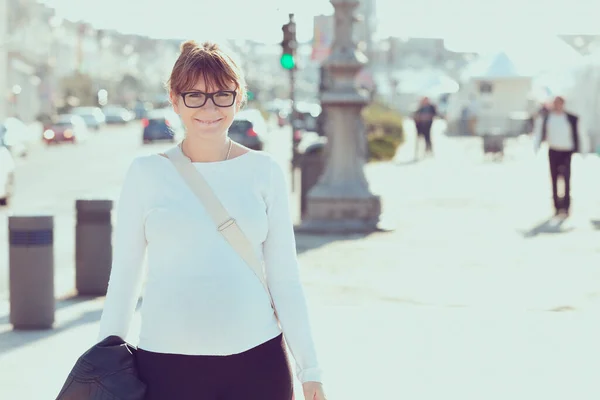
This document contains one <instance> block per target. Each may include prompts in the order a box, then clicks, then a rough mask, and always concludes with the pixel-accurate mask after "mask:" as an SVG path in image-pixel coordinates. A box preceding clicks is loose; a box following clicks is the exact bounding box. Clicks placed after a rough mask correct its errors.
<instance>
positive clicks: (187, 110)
mask: <svg viewBox="0 0 600 400" xmlns="http://www.w3.org/2000/svg"><path fill="white" fill-rule="evenodd" d="M235 90H236V88H235V84H234V83H231V84H229V86H228V87H223V88H215V87H207V85H206V82H205V81H204V79H203V78H200V80H199V81H198V82H197V83H196V85H194V87H193V88H192V89H190V90H187V91H186V92H185V93H182V94H180V95H175V94H173V93H171V102H172V104H173V109H174V110H175V112H176V113H177V114H179V116H180V117H181V121H182V122H183V125H184V126H185V129H186V134H187V135H188V136H189V135H193V136H198V137H202V138H214V137H218V136H221V135H226V134H227V130H228V129H229V127H230V126H231V124H232V122H233V118H234V117H235V114H236V113H237V111H238V110H239V100H240V99H239V98H238V97H239V96H238V95H237V94H236V93H235ZM207 94H208V96H207ZM211 95H212V96H213V97H212V98H210V96H211ZM184 97H185V100H184ZM202 103H204V104H203V105H202ZM200 105H202V106H201V107H198V106H200Z"/></svg>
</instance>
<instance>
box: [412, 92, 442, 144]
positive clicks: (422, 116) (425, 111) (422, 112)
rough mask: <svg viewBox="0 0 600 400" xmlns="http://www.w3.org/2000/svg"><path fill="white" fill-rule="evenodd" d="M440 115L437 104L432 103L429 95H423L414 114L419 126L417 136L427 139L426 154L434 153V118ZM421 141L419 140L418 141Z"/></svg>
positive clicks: (416, 125) (416, 123) (416, 124)
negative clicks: (432, 135) (432, 127)
mask: <svg viewBox="0 0 600 400" xmlns="http://www.w3.org/2000/svg"><path fill="white" fill-rule="evenodd" d="M437 115H438V111H437V108H436V106H435V105H433V104H431V101H430V100H429V98H428V97H423V98H422V99H421V102H420V103H419V108H417V110H416V111H415V112H414V114H413V120H414V121H415V127H416V128H417V138H419V137H423V139H425V154H426V155H431V154H433V145H432V142H431V126H432V125H433V119H434V118H435V117H436V116H437ZM418 142H419V141H418V140H417V143H418Z"/></svg>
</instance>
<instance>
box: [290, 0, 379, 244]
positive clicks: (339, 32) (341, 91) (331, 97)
mask: <svg viewBox="0 0 600 400" xmlns="http://www.w3.org/2000/svg"><path fill="white" fill-rule="evenodd" d="M331 3H332V4H333V6H334V8H335V14H334V18H335V39H334V43H333V46H332V51H331V54H330V56H329V57H328V58H327V60H326V61H325V62H324V64H323V67H324V68H325V70H326V71H327V73H326V75H327V77H328V78H327V79H326V84H324V85H323V91H322V93H321V104H322V106H323V110H324V112H325V115H326V119H325V127H324V131H325V133H326V135H327V148H326V152H325V154H324V157H325V159H326V166H325V170H324V172H323V174H322V175H321V177H320V178H319V181H318V182H317V184H316V185H315V186H314V187H313V188H312V189H311V190H310V191H309V192H308V193H307V197H306V204H307V206H306V213H305V215H304V218H303V220H302V223H301V224H300V225H299V226H297V227H296V231H297V232H307V233H365V232H373V231H377V230H382V229H381V224H380V215H381V200H380V198H379V196H376V195H374V194H373V193H371V191H370V190H369V183H368V182H367V180H366V177H365V173H364V165H365V163H366V161H367V156H368V148H367V147H368V146H367V138H366V135H365V126H364V123H363V120H362V117H361V111H362V109H363V108H364V107H365V106H366V105H367V104H368V103H369V95H368V93H366V91H361V90H358V88H357V87H356V84H355V82H356V80H355V79H356V75H357V74H358V71H360V70H361V69H362V68H363V66H364V65H365V64H366V62H367V58H366V57H365V56H364V55H363V54H362V53H361V52H360V51H358V49H357V46H356V44H355V43H354V42H353V41H352V24H353V22H354V21H355V20H354V16H353V12H354V9H355V8H356V7H357V6H358V1H357V0H331Z"/></svg>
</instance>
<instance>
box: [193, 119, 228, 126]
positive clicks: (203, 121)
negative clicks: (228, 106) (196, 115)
mask: <svg viewBox="0 0 600 400" xmlns="http://www.w3.org/2000/svg"><path fill="white" fill-rule="evenodd" d="M222 119H223V118H219V119H213V120H201V119H196V121H197V122H198V123H200V124H203V125H211V124H216V123H217V122H220V121H221V120H222Z"/></svg>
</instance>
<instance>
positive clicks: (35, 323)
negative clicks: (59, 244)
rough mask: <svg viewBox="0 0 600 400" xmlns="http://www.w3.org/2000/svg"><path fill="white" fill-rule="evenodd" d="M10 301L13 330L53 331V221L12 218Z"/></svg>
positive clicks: (10, 235)
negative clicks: (51, 329)
mask: <svg viewBox="0 0 600 400" xmlns="http://www.w3.org/2000/svg"><path fill="white" fill-rule="evenodd" d="M8 231H9V235H8V237H9V243H10V251H9V253H10V255H9V275H10V277H9V291H10V295H9V301H10V323H11V324H12V325H13V328H14V329H50V328H52V325H53V324H54V312H55V302H54V248H53V236H54V220H53V218H52V217H51V216H31V217H17V216H14V217H9V219H8Z"/></svg>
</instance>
